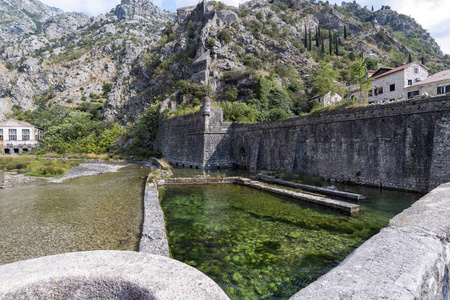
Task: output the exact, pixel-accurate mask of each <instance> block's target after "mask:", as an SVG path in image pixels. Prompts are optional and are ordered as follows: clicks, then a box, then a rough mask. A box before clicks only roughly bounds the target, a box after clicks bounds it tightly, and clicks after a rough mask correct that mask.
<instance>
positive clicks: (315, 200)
mask: <svg viewBox="0 0 450 300" xmlns="http://www.w3.org/2000/svg"><path fill="white" fill-rule="evenodd" d="M236 183H237V184H241V185H245V186H249V187H252V188H255V189H259V190H262V191H265V192H270V193H274V194H277V195H282V196H286V197H290V198H294V199H297V200H301V201H304V202H308V203H312V204H316V205H320V206H323V207H328V208H331V209H334V210H337V211H339V212H342V213H344V214H347V215H351V216H354V215H358V214H359V213H360V207H359V205H357V204H353V203H347V202H344V201H339V200H334V199H330V198H326V197H322V196H315V195H310V194H305V193H299V192H294V191H290V190H286V189H282V188H277V187H273V186H269V185H267V184H263V183H260V182H258V181H253V180H251V179H248V178H241V179H238V180H236Z"/></svg>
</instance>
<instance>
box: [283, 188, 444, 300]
mask: <svg viewBox="0 0 450 300" xmlns="http://www.w3.org/2000/svg"><path fill="white" fill-rule="evenodd" d="M449 269H450V183H447V184H443V185H441V186H439V187H438V188H436V189H434V190H433V191H431V192H430V193H429V194H427V195H426V196H424V197H423V198H421V199H420V200H418V201H417V202H416V203H414V204H413V205H412V206H411V207H410V208H408V209H406V210H404V211H403V212H402V213H400V214H398V215H397V216H395V217H394V218H393V219H392V220H391V221H390V222H389V226H388V227H387V228H385V229H383V230H381V231H380V233H378V234H377V235H375V236H373V237H372V238H370V239H369V240H367V241H366V242H365V243H364V244H363V245H361V246H360V247H359V248H357V249H356V250H355V251H354V252H353V253H352V254H350V255H349V256H348V257H347V258H346V259H345V260H344V261H343V262H342V263H341V264H340V265H339V266H337V267H336V268H334V269H333V270H331V271H330V272H328V273H327V274H325V275H323V276H322V277H320V278H319V279H318V280H317V281H315V282H313V283H311V284H310V285H308V286H307V287H306V288H304V289H303V290H301V291H300V292H298V293H297V294H296V295H294V296H293V297H292V298H291V299H292V300H300V299H311V300H321V299H327V300H328V299H336V300H337V299H374V300H375V299H377V300H378V299H392V300H394V299H395V300H398V299H448V298H449V285H450V280H449Z"/></svg>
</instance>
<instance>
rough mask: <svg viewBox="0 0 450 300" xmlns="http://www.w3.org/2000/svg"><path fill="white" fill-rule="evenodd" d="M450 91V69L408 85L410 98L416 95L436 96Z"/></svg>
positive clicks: (407, 91)
mask: <svg viewBox="0 0 450 300" xmlns="http://www.w3.org/2000/svg"><path fill="white" fill-rule="evenodd" d="M448 93H450V70H445V71H442V72H439V73H436V74H434V75H432V76H430V77H428V78H427V79H425V80H423V81H419V82H417V83H415V84H413V85H411V86H408V87H406V95H407V98H408V99H411V98H414V97H416V96H425V97H428V96H429V97H436V96H442V95H445V94H448Z"/></svg>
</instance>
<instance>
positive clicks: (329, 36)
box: [328, 29, 333, 55]
mask: <svg viewBox="0 0 450 300" xmlns="http://www.w3.org/2000/svg"><path fill="white" fill-rule="evenodd" d="M328 44H329V45H330V55H331V54H332V53H333V46H332V35H331V30H330V29H328Z"/></svg>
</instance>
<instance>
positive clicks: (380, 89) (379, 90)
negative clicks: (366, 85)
mask: <svg viewBox="0 0 450 300" xmlns="http://www.w3.org/2000/svg"><path fill="white" fill-rule="evenodd" d="M377 94H378V95H381V94H383V87H382V86H380V87H379V88H377Z"/></svg>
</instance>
